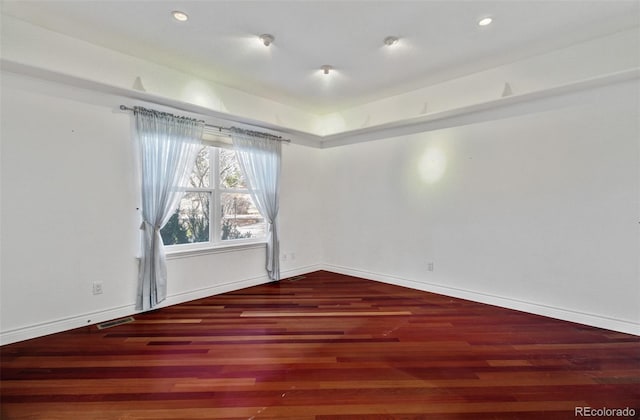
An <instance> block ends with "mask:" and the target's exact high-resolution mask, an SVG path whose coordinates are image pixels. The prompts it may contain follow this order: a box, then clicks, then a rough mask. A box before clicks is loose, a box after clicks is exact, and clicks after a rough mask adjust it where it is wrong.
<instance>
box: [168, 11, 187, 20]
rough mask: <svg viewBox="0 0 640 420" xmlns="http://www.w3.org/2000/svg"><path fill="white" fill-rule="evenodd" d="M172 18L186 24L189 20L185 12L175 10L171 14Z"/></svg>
mask: <svg viewBox="0 0 640 420" xmlns="http://www.w3.org/2000/svg"><path fill="white" fill-rule="evenodd" d="M171 16H173V18H174V19H175V20H177V21H179V22H186V21H187V20H189V16H188V15H187V14H186V13H185V12H181V11H180V10H174V11H173V12H171Z"/></svg>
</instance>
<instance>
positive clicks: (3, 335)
mask: <svg viewBox="0 0 640 420" xmlns="http://www.w3.org/2000/svg"><path fill="white" fill-rule="evenodd" d="M321 269H322V267H321V266H320V265H309V266H304V267H297V268H292V269H287V270H282V272H281V276H282V278H287V277H293V276H298V275H301V274H305V273H310V272H312V271H318V270H321ZM270 281H271V280H270V279H269V278H268V277H267V275H266V274H265V275H263V276H258V277H252V278H248V279H243V280H238V281H232V282H228V283H224V284H217V285H215V286H211V287H205V288H201V289H196V290H189V291H186V292H181V293H175V294H172V295H169V296H167V298H166V299H165V300H164V301H163V302H162V303H161V304H160V305H158V306H156V307H155V308H154V309H158V308H164V307H167V306H171V305H176V304H178V303H183V302H189V301H192V300H196V299H202V298H205V297H209V296H214V295H219V294H221V293H226V292H231V291H234V290H239V289H244V288H245V287H251V286H257V285H259V284H264V283H268V282H270ZM138 313H140V311H137V310H136V309H135V304H134V303H131V304H130V305H123V306H119V307H114V308H109V309H104V310H100V311H95V312H87V313H84V314H80V315H77V316H72V317H68V318H60V319H56V320H53V321H48V322H42V323H39V324H33V325H28V326H25V327H20V328H15V329H12V330H8V331H2V332H0V345H5V344H11V343H16V342H18V341H24V340H29V339H32V338H37V337H42V336H45V335H49V334H54V333H58V332H62V331H68V330H71V329H74V328H79V327H83V326H90V325H94V324H98V323H100V322H105V321H110V320H112V319H117V318H123V317H126V316H132V315H135V314H138Z"/></svg>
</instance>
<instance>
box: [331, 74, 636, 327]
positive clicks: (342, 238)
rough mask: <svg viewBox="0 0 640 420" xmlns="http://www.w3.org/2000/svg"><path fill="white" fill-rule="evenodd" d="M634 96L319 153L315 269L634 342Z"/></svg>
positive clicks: (571, 102) (611, 94)
mask: <svg viewBox="0 0 640 420" xmlns="http://www.w3.org/2000/svg"><path fill="white" fill-rule="evenodd" d="M638 97H639V95H638V85H637V82H633V83H620V84H617V85H615V86H609V87H606V88H600V89H594V90H591V91H588V92H581V93H579V94H573V95H570V96H569V97H565V98H563V99H562V100H561V101H558V100H557V99H556V100H551V99H547V100H542V101H538V102H537V103H530V104H527V107H528V113H526V114H524V115H520V116H507V115H508V114H505V116H504V117H502V118H499V119H495V120H491V121H485V122H481V123H476V124H472V125H467V126H460V127H455V128H450V129H443V130H439V131H433V132H429V133H422V134H417V135H411V136H405V137H396V138H390V139H385V140H380V141H375V142H369V143H361V144H354V145H350V146H344V147H337V148H331V149H326V150H324V152H325V153H324V154H323V156H322V158H323V167H324V169H325V172H324V179H325V184H324V190H323V196H324V197H325V202H326V203H328V204H327V206H326V210H327V211H326V213H325V216H324V219H323V220H324V223H323V225H324V228H323V234H324V244H325V250H324V254H325V266H326V267H327V268H328V269H330V270H334V271H338V272H343V273H348V274H354V275H359V276H363V277H366V278H371V279H378V280H382V281H388V282H392V283H395V284H401V285H406V286H409V287H414V288H418V289H423V290H432V291H436V292H440V293H444V294H448V295H452V296H459V297H464V298H470V299H472V300H476V301H482V302H489V303H494V304H498V305H502V306H507V307H512V308H517V309H523V310H527V311H530V312H535V313H542V314H545V315H550V316H556V317H559V318H563V319H569V320H574V321H579V322H584V323H588V324H591V325H599V326H603V327H607V328H613V329H618V330H623V331H628V332H634V333H636V334H638V333H640V328H639V326H640V314H639V312H640V305H638V302H639V298H640V273H639V267H638V264H639V255H640V246H639V241H638V237H639V236H638V229H639V225H638V215H639V213H640V208H639V206H640V200H639V191H640V180H639V167H640V162H639V151H640V148H639V139H640V132H639V128H638V125H639V121H640V119H639V105H638ZM429 156H430V157H429ZM438 162H439V163H438ZM443 163H444V164H446V168H445V169H444V172H443V174H442V176H441V178H440V179H437V180H432V179H431V176H432V175H434V174H436V173H437V169H438V168H437V167H438V165H442V164H443ZM434 165H435V168H434ZM425 178H426V179H425ZM430 179H431V181H430ZM429 262H433V263H434V270H433V271H432V272H431V271H428V263H429Z"/></svg>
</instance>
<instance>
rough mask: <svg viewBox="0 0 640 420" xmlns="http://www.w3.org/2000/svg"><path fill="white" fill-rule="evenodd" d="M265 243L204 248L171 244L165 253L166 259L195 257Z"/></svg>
mask: <svg viewBox="0 0 640 420" xmlns="http://www.w3.org/2000/svg"><path fill="white" fill-rule="evenodd" d="M266 244H267V243H266V242H264V241H261V242H250V243H247V242H241V243H234V244H225V245H217V246H209V247H206V248H186V247H185V248H180V247H181V245H171V246H166V247H165V251H166V252H165V254H166V256H167V260H173V259H178V258H189V257H196V256H198V255H207V254H222V253H225V252H236V251H246V250H249V249H255V248H264V247H265V246H266ZM189 245H192V244H189Z"/></svg>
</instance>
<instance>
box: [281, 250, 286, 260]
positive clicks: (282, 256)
mask: <svg viewBox="0 0 640 420" xmlns="http://www.w3.org/2000/svg"><path fill="white" fill-rule="evenodd" d="M280 259H281V260H282V261H287V253H286V252H283V253H282V255H281V256H280Z"/></svg>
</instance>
